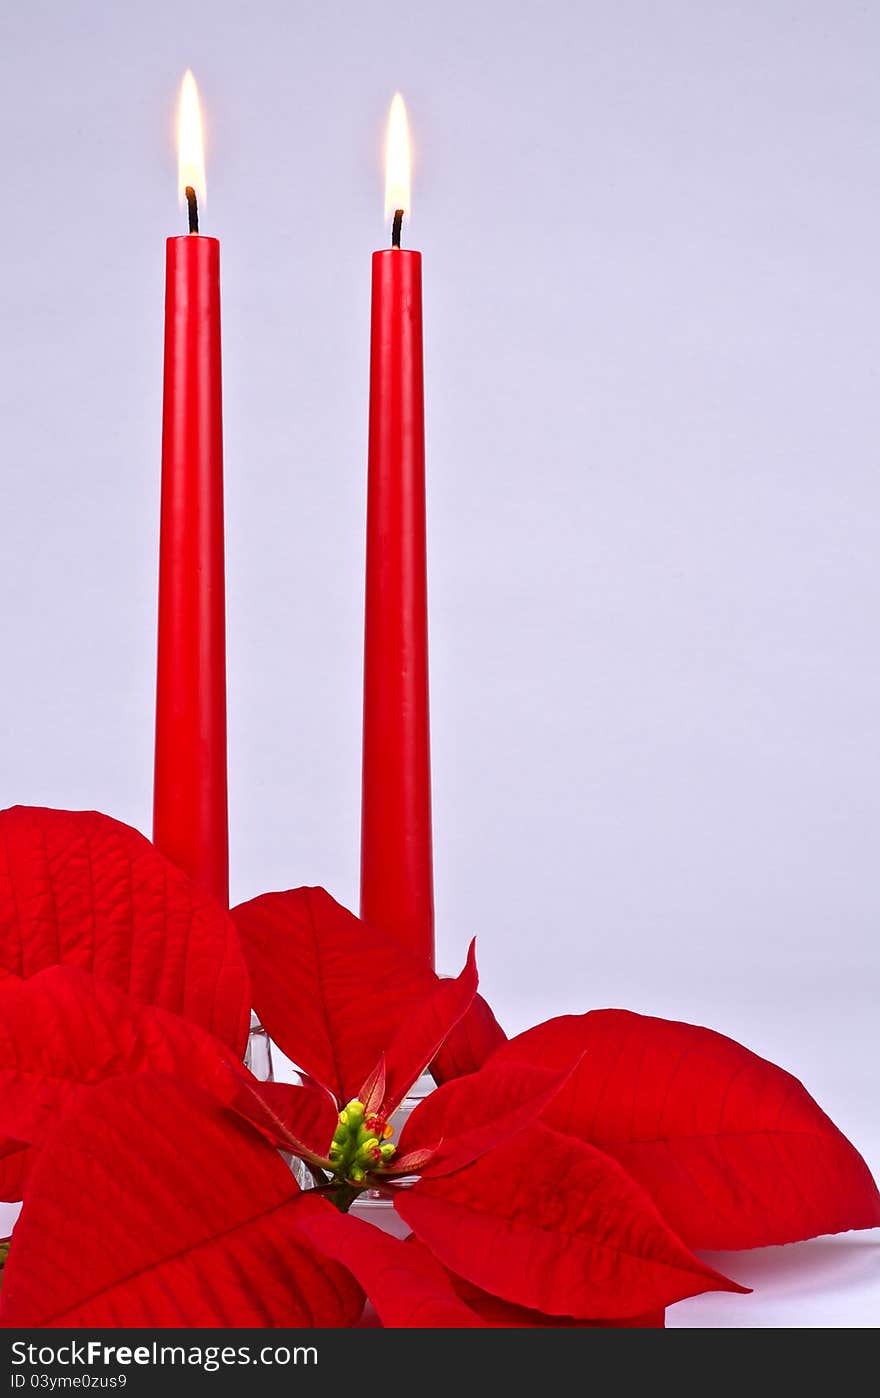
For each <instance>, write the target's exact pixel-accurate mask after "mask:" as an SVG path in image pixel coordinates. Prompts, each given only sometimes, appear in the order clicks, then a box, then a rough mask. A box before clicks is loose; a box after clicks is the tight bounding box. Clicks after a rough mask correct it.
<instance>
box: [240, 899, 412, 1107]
mask: <svg viewBox="0 0 880 1398" xmlns="http://www.w3.org/2000/svg"><path fill="white" fill-rule="evenodd" d="M232 916H233V918H234V919H235V922H236V925H237V926H238V930H239V932H240V934H241V938H242V943H243V946H244V953H245V957H246V959H247V963H248V968H249V970H250V973H251V981H252V983H253V996H254V1008H255V1009H256V1011H257V1014H258V1015H259V1016H260V1020H261V1022H262V1024H263V1025H264V1026H265V1028H266V1029H267V1030H268V1031H269V1034H270V1035H271V1036H272V1038H273V1039H274V1040H275V1043H276V1044H277V1045H278V1047H279V1048H280V1049H281V1050H282V1052H283V1053H286V1054H287V1056H288V1058H290V1059H292V1060H293V1062H294V1063H295V1064H296V1065H297V1067H298V1068H302V1069H303V1070H304V1072H306V1073H308V1074H309V1075H310V1076H311V1077H313V1078H316V1079H317V1080H318V1082H321V1083H323V1084H324V1086H325V1087H328V1088H330V1090H331V1091H332V1092H333V1094H334V1096H335V1097H336V1099H337V1101H338V1102H339V1103H340V1104H344V1103H345V1102H348V1101H350V1100H351V1099H352V1098H353V1097H354V1096H355V1095H356V1094H357V1092H358V1091H359V1089H360V1087H361V1084H362V1083H363V1081H364V1079H365V1078H366V1076H367V1074H368V1073H369V1072H370V1071H371V1070H372V1069H373V1068H375V1066H376V1063H377V1062H378V1060H379V1056H380V1054H381V1053H382V1051H383V1049H384V1048H385V1046H386V1044H387V1042H388V1038H389V1036H390V1034H391V1033H392V1032H393V1030H394V1029H395V1027H396V1026H397V1025H398V1024H399V1023H400V1022H401V1021H402V1020H403V1018H404V1016H405V1015H406V1014H407V1012H408V1011H409V1010H410V1009H411V1008H412V1006H413V1005H414V1004H416V1003H417V1002H418V1001H419V1000H420V999H422V998H424V997H425V996H426V995H430V994H431V992H432V991H433V990H434V989H435V988H436V986H437V983H438V978H437V977H436V976H435V975H434V973H433V971H431V970H430V969H429V968H428V967H427V966H425V965H423V964H422V962H420V961H418V960H416V959H414V958H412V957H408V956H407V954H406V952H405V951H404V950H402V949H401V946H400V943H399V942H398V941H397V939H396V937H392V936H388V935H386V934H385V933H383V932H380V931H378V930H377V929H375V928H372V927H369V926H368V925H367V924H366V923H363V922H361V921H360V920H359V919H358V918H356V917H355V916H354V914H353V913H350V912H348V911H347V910H346V909H345V908H343V907H341V906H340V904H339V903H337V902H335V901H334V899H333V898H331V897H330V895H329V893H326V892H325V891H324V889H323V888H297V889H292V890H290V891H289V892H287V893H264V894H263V895H262V896H261V897H259V898H254V899H252V901H251V902H249V903H242V904H240V905H239V907H237V908H234V909H233V913H232ZM408 1085H409V1084H407V1086H408Z"/></svg>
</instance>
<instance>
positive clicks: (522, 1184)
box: [394, 1125, 746, 1320]
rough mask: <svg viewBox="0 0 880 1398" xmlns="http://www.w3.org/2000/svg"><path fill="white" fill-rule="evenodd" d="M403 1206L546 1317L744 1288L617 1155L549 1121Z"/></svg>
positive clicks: (477, 1269)
mask: <svg viewBox="0 0 880 1398" xmlns="http://www.w3.org/2000/svg"><path fill="white" fill-rule="evenodd" d="M517 1147H519V1149H518V1148H517ZM394 1207H395V1208H396V1209H397V1212H398V1213H399V1214H400V1216H401V1218H403V1219H404V1221H405V1222H406V1223H407V1224H408V1225H409V1227H410V1228H412V1230H413V1232H414V1233H415V1234H416V1236H417V1237H418V1238H419V1239H420V1240H421V1241H422V1242H423V1243H425V1245H426V1246H427V1247H429V1248H430V1249H431V1251H432V1252H433V1253H434V1254H435V1255H436V1256H437V1257H438V1258H439V1260H440V1261H441V1262H442V1263H443V1264H444V1266H446V1267H448V1268H449V1269H450V1271H453V1272H456V1273H457V1274H458V1275H459V1276H462V1277H465V1278H467V1280H468V1281H471V1282H474V1283H475V1284H476V1285H477V1286H479V1287H481V1288H482V1289H483V1290H484V1291H489V1292H491V1293H492V1294H493V1295H495V1296H500V1297H502V1299H504V1300H506V1301H512V1302H513V1303H514V1304H515V1305H519V1306H527V1307H529V1308H530V1309H532V1310H537V1311H543V1312H545V1313H547V1314H548V1315H565V1316H573V1317H574V1318H575V1319H583V1320H597V1319H599V1320H606V1319H607V1320H625V1319H627V1318H628V1317H635V1316H639V1315H642V1314H644V1313H646V1312H648V1311H652V1310H658V1309H659V1308H660V1307H662V1306H669V1305H672V1303H673V1302H674V1301H681V1300H682V1299H683V1298H684V1297H686V1296H698V1295H699V1294H700V1293H701V1292H704V1291H744V1290H745V1289H746V1288H744V1287H740V1286H738V1285H737V1284H736V1283H735V1282H732V1281H729V1280H728V1279H727V1278H726V1277H722V1276H721V1275H720V1274H719V1273H718V1272H714V1271H713V1270H712V1269H711V1268H710V1267H707V1266H705V1265H704V1264H703V1263H702V1262H700V1261H698V1260H697V1258H696V1257H694V1256H693V1254H692V1253H690V1252H689V1251H688V1249H687V1248H686V1247H685V1246H684V1244H683V1243H682V1242H681V1241H680V1240H679V1239H678V1238H677V1237H676V1236H675V1234H674V1233H672V1232H671V1231H670V1229H669V1228H668V1227H667V1225H666V1224H665V1223H664V1221H663V1219H662V1218H661V1217H660V1214H659V1213H658V1212H657V1209H656V1208H655V1207H654V1205H653V1204H652V1202H651V1200H650V1199H649V1198H648V1196H647V1195H646V1194H645V1193H644V1191H643V1190H642V1189H641V1188H640V1187H639V1185H637V1184H636V1183H635V1181H634V1180H632V1179H630V1177H629V1176H628V1175H627V1174H626V1172H625V1171H624V1170H622V1169H621V1167H620V1166H619V1165H618V1164H617V1162H616V1161H615V1160H612V1159H611V1157H610V1156H606V1155H603V1154H602V1152H601V1151H598V1150H595V1149H594V1148H593V1147H592V1146H588V1145H585V1144H583V1143H582V1142H580V1141H574V1140H572V1139H571V1138H570V1137H566V1136H562V1135H560V1134H559V1133H558V1132H556V1131H551V1130H550V1129H549V1128H548V1127H546V1126H541V1125H536V1126H533V1127H531V1128H530V1129H529V1130H527V1131H524V1132H523V1133H522V1134H521V1136H519V1137H515V1138H514V1139H513V1140H512V1141H508V1142H506V1143H505V1145H503V1146H501V1147H499V1148H498V1149H497V1150H494V1151H490V1152H489V1153H488V1154H487V1155H484V1156H483V1157H482V1158H481V1159H480V1160H477V1161H476V1162H475V1163H474V1164H473V1165H468V1166H467V1168H466V1169H464V1170H459V1171H458V1172H457V1174H454V1175H446V1176H444V1177H443V1178H442V1179H421V1180H419V1182H418V1183H417V1184H415V1185H414V1186H413V1187H412V1188H411V1189H408V1190H403V1191H400V1192H399V1193H397V1194H396V1195H395V1199H394Z"/></svg>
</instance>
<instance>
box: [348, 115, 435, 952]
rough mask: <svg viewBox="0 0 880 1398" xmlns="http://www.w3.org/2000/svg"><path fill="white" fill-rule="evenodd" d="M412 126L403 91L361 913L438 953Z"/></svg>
mask: <svg viewBox="0 0 880 1398" xmlns="http://www.w3.org/2000/svg"><path fill="white" fill-rule="evenodd" d="M405 123H406V113H405V109H404V108H403V103H402V100H400V99H399V98H395V101H394V104H393V105H392V110H391V119H390V121H389V134H388V164H389V169H388V182H389V186H390V189H389V190H388V191H386V204H387V205H388V206H389V209H390V211H391V212H393V214H394V231H393V246H392V247H391V248H390V249H387V250H386V251H383V252H376V253H374V254H373V278H372V322H371V336H370V429H369V459H368V468H367V559H366V621H365V634H364V733H363V786H362V796H361V916H362V917H363V918H364V919H365V920H366V921H367V922H371V923H373V924H374V925H375V926H377V927H384V928H387V929H388V931H390V932H393V933H395V934H396V935H397V936H398V937H399V938H400V940H401V942H402V943H404V944H405V945H406V946H407V947H408V948H410V949H411V950H412V951H413V952H415V953H417V954H418V955H420V956H422V957H424V958H427V959H429V960H431V961H433V954H434V880H433V854H432V837H431V755H430V729H429V717H428V586H427V559H426V525H425V421H424V400H425V391H424V371H423V360H422V255H421V253H419V252H413V251H410V250H408V249H407V250H404V249H402V248H401V247H400V228H401V223H402V219H403V211H404V210H405V209H408V175H409V170H408V166H409V149H408V144H409V143H408V137H407V132H406V125H405ZM403 166H405V172H404V171H403V170H402V169H401V168H398V167H403Z"/></svg>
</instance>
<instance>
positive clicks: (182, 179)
mask: <svg viewBox="0 0 880 1398" xmlns="http://www.w3.org/2000/svg"><path fill="white" fill-rule="evenodd" d="M177 184H178V194H179V195H180V202H181V205H183V204H185V203H186V187H187V185H190V186H191V187H192V188H193V189H194V190H195V192H196V194H197V195H198V198H199V201H200V202H202V203H204V199H205V142H204V138H203V135H202V112H201V108H200V106H199V90H198V88H197V87H196V80H195V78H194V77H193V75H192V71H191V69H189V68H187V70H186V72H185V73H184V75H183V82H182V84H181V87H180V108H179V111H178V117H177Z"/></svg>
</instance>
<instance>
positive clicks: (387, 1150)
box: [379, 1141, 397, 1161]
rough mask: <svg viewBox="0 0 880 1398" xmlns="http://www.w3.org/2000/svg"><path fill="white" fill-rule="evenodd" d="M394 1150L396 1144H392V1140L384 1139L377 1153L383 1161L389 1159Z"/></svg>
mask: <svg viewBox="0 0 880 1398" xmlns="http://www.w3.org/2000/svg"><path fill="white" fill-rule="evenodd" d="M396 1151H397V1146H396V1145H394V1143H393V1142H392V1141H386V1142H385V1144H384V1145H382V1146H380V1147H379V1154H380V1155H381V1157H382V1159H383V1161H387V1160H390V1159H391V1157H392V1155H394V1154H395V1152H396Z"/></svg>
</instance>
